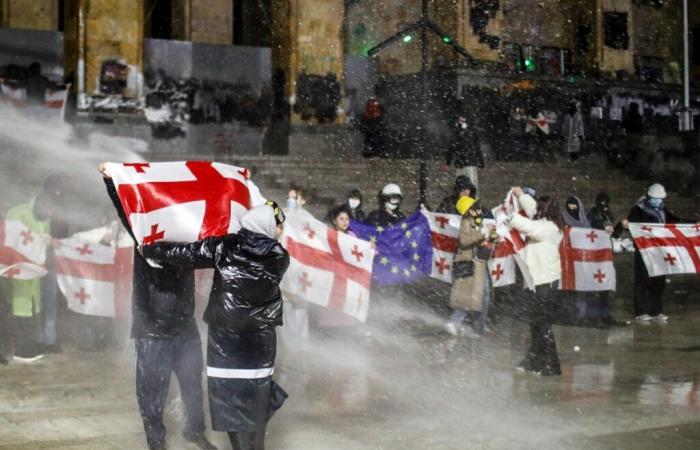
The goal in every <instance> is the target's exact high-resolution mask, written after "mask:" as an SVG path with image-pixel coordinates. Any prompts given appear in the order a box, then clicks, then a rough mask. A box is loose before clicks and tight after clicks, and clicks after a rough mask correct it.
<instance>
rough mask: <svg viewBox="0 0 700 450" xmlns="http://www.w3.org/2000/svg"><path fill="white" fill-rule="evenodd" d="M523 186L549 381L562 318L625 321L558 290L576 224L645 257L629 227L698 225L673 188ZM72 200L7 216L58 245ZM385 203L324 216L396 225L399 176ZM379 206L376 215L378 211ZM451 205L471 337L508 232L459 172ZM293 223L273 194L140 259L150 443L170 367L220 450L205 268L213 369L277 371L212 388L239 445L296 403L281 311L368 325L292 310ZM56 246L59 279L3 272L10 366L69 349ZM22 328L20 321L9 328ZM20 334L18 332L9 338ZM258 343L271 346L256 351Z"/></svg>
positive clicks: (644, 301) (644, 314)
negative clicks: (221, 229) (202, 279)
mask: <svg viewBox="0 0 700 450" xmlns="http://www.w3.org/2000/svg"><path fill="white" fill-rule="evenodd" d="M103 173H104V172H103ZM105 184H106V187H107V191H108V193H109V196H110V198H111V199H112V201H113V202H114V204H115V206H116V207H117V208H116V209H117V211H118V213H119V218H120V219H121V222H122V223H123V224H124V226H125V227H126V226H127V219H126V217H124V215H123V212H122V210H121V209H120V208H119V199H118V196H117V193H116V190H115V188H114V184H113V182H112V181H111V179H110V178H109V177H108V176H107V175H105ZM512 193H513V195H514V196H516V197H517V198H518V201H519V203H520V205H521V208H522V211H523V214H513V215H511V216H509V217H508V220H507V221H506V223H507V226H508V227H510V228H511V229H512V230H516V231H518V232H520V233H521V234H522V235H523V236H525V237H526V239H527V242H528V244H527V247H526V250H525V251H524V253H523V258H524V261H525V263H526V265H527V267H528V269H529V272H530V273H529V275H530V276H531V277H532V283H533V285H534V289H532V290H528V289H522V290H519V291H518V294H517V296H518V300H517V301H515V302H513V311H512V313H513V315H514V316H515V317H516V318H518V319H520V320H522V321H524V322H527V323H528V324H529V328H530V344H529V347H528V350H527V352H526V354H525V357H524V358H523V360H522V361H521V362H520V364H518V366H517V369H518V370H522V371H528V372H532V373H536V374H539V375H559V374H560V373H561V368H560V365H559V358H558V355H557V348H556V342H555V339H554V333H553V332H552V326H553V324H562V323H563V324H567V325H576V326H595V327H601V328H602V327H611V326H624V324H625V323H626V322H618V321H617V320H615V319H614V318H613V316H612V314H611V305H610V297H609V294H608V293H607V292H603V293H588V292H565V291H561V290H559V281H560V278H561V262H560V253H559V244H560V241H561V240H562V238H563V232H564V229H565V227H567V226H570V227H579V228H581V227H583V228H596V229H600V230H604V231H605V232H606V233H608V235H610V236H611V238H614V241H615V242H616V243H617V244H616V245H617V246H618V247H619V248H621V249H627V250H630V251H635V249H634V246H633V244H632V241H631V240H630V239H629V232H628V231H627V227H628V224H629V222H647V223H679V222H688V220H684V219H682V218H679V217H678V216H676V215H674V214H673V213H672V212H671V211H670V210H669V209H668V208H667V207H666V206H665V198H666V196H667V194H666V191H665V189H664V187H663V186H662V185H660V184H652V185H651V186H650V187H649V188H648V190H647V192H646V193H642V194H643V195H642V196H641V198H640V199H639V201H638V203H636V204H635V205H633V206H632V207H631V210H630V212H629V214H628V215H627V216H624V217H626V218H624V219H622V220H618V219H617V218H616V217H615V215H614V214H613V211H611V210H610V197H609V195H608V194H607V193H605V192H601V193H599V194H598V195H597V196H596V198H595V206H594V207H593V208H590V209H586V208H585V206H584V202H583V201H582V200H581V199H580V198H578V197H577V196H575V195H573V194H570V195H562V194H561V193H556V194H553V193H541V192H537V191H536V189H535V188H533V187H517V186H516V187H513V188H512ZM64 195H65V194H64V189H63V184H62V182H61V180H60V179H58V178H55V177H51V178H49V179H48V180H47V182H46V184H45V185H44V187H43V189H42V190H41V191H40V192H39V193H38V194H37V195H36V196H35V197H33V198H32V199H31V200H29V201H28V202H26V203H24V204H21V205H17V206H15V207H13V208H11V209H10V210H8V211H7V213H6V215H5V218H7V219H13V220H18V221H20V222H22V223H23V224H24V225H25V226H27V227H29V228H30V229H31V230H32V231H35V232H37V233H42V234H47V235H50V236H52V237H53V238H54V239H56V238H63V237H66V235H67V231H66V229H65V223H63V222H62V220H61V219H60V214H59V213H58V211H57V210H56V208H57V205H60V204H61V201H62V200H63V196H64ZM376 200H377V204H376V207H373V208H370V207H369V206H368V205H366V204H365V201H364V196H363V193H362V192H360V190H358V189H352V190H350V191H349V192H348V194H347V196H346V197H345V198H343V199H341V201H340V202H339V204H338V205H337V206H335V207H333V208H332V209H331V210H330V211H329V212H328V214H327V215H326V216H325V221H326V222H327V224H328V225H329V226H331V227H333V228H334V229H335V230H337V231H338V232H340V233H348V234H351V235H353V232H352V231H351V230H350V224H351V222H352V221H356V222H360V223H365V224H369V225H372V226H374V227H383V228H390V227H392V226H396V225H398V224H401V223H402V222H403V221H404V220H405V219H406V218H407V214H406V209H405V208H404V206H405V205H404V201H403V200H404V193H403V191H402V189H401V187H400V186H398V185H397V184H395V183H388V184H386V185H385V186H384V187H383V188H382V189H381V191H379V192H378V193H377V196H376ZM308 201H309V196H308V194H307V192H306V191H305V190H304V189H303V188H302V187H300V186H293V187H292V188H291V189H290V190H289V193H288V198H287V200H286V206H287V212H290V211H292V210H304V208H305V207H306V206H307V202H308ZM560 205H561V207H560ZM369 209H371V211H369V212H367V210H369ZM438 211H439V212H443V213H448V214H455V215H457V216H460V217H461V221H460V227H459V237H458V247H457V250H456V253H455V258H454V262H453V267H452V276H453V284H452V287H451V292H450V294H449V297H448V298H445V299H444V302H445V304H446V305H449V307H450V309H451V311H450V314H449V318H447V317H446V319H447V320H446V323H445V326H444V329H445V332H446V333H447V334H449V335H453V336H467V337H470V338H479V337H482V336H484V335H488V334H489V332H490V327H491V326H493V322H492V321H491V317H490V311H491V308H490V305H491V304H492V303H493V302H494V300H496V299H497V298H498V297H497V296H496V295H495V294H496V290H495V289H494V287H493V286H492V282H491V277H490V275H489V270H488V269H487V262H488V260H489V259H490V258H491V257H493V251H494V247H495V245H496V243H497V242H498V241H499V240H500V239H501V238H500V237H499V236H498V234H497V233H496V232H495V225H494V224H493V223H492V222H489V221H486V220H485V219H488V218H490V214H489V208H487V207H486V205H483V204H482V202H481V201H480V200H479V196H478V190H477V187H476V186H475V184H474V183H473V182H472V180H471V179H470V178H469V177H468V176H467V175H465V174H460V175H458V176H457V177H456V179H455V183H454V187H453V190H452V192H449V193H447V195H446V196H445V198H444V200H443V201H442V203H441V204H440V206H439V208H438ZM284 220H285V216H284V213H283V212H282V209H281V208H279V207H278V206H277V205H276V204H275V203H274V202H268V203H267V204H265V205H262V206H260V207H256V208H253V209H252V210H251V211H250V212H249V213H248V214H246V215H245V216H244V217H243V219H242V222H241V223H242V227H243V229H242V230H241V231H240V233H239V235H238V237H236V238H232V237H231V235H229V236H226V237H222V238H208V239H205V240H203V241H197V242H195V243H193V244H175V243H159V244H155V245H149V246H138V245H137V251H135V252H134V266H133V270H134V278H133V280H134V281H133V284H134V287H133V298H132V325H131V337H132V338H134V340H135V345H136V354H137V365H136V389H137V398H138V402H139V407H140V412H141V416H142V418H143V421H144V429H145V430H146V436H147V441H148V445H149V448H164V443H165V428H164V426H163V422H162V416H163V408H164V400H165V397H166V394H167V389H168V383H167V382H164V380H168V379H169V378H170V374H171V372H172V373H175V375H176V376H177V378H178V380H179V382H180V386H181V393H182V396H183V401H184V404H185V408H186V413H187V421H186V427H185V431H184V434H183V435H184V437H185V439H187V440H188V441H191V442H193V443H195V444H196V445H197V446H198V447H199V448H203V449H212V448H215V447H214V446H213V445H212V444H211V443H210V442H209V441H208V440H207V438H206V437H205V434H204V431H205V430H204V427H205V422H204V416H203V412H202V396H203V392H202V387H201V374H202V371H203V368H204V366H203V355H202V352H201V340H200V337H199V332H198V330H197V326H196V322H195V318H194V305H195V294H194V292H195V286H194V284H195V277H194V270H195V269H198V268H213V269H214V271H215V275H214V288H213V289H212V292H211V295H210V300H209V305H208V307H207V311H206V312H205V322H207V324H208V325H209V336H208V348H207V360H208V361H209V364H208V365H209V368H208V369H207V371H208V373H209V371H210V370H212V369H211V366H212V361H214V362H216V364H215V366H216V369H215V370H216V371H221V372H222V373H223V372H226V373H228V372H229V371H230V372H237V371H238V369H235V368H233V367H235V366H234V365H233V364H241V361H245V364H251V365H252V366H253V367H259V366H261V365H262V366H263V367H266V368H268V369H270V371H269V372H266V375H265V376H264V377H263V376H262V375H260V378H259V379H258V380H257V381H255V382H250V380H243V381H241V380H238V379H231V378H230V377H228V375H225V376H224V375H222V376H220V377H217V376H216V375H210V382H209V389H208V391H209V399H210V404H212V405H213V406H212V421H213V422H212V423H213V426H214V429H216V430H223V431H227V432H228V433H229V437H230V440H231V443H232V446H233V448H234V449H243V448H251V449H258V448H263V445H264V444H263V443H262V442H263V441H264V434H265V426H266V424H267V420H268V419H269V415H271V413H272V412H274V410H275V409H277V408H279V407H280V406H281V404H282V402H283V401H284V398H285V397H286V394H285V393H284V391H283V390H281V388H279V386H277V385H276V384H275V383H274V382H273V381H272V379H271V374H272V372H271V368H272V367H273V365H274V360H275V354H276V350H275V346H274V339H275V334H274V327H275V326H278V325H281V323H282V315H284V323H285V329H284V331H285V332H286V333H291V335H295V336H296V337H297V338H301V339H308V336H309V327H310V324H311V326H312V327H318V328H321V329H322V328H334V327H335V328H337V327H346V328H353V327H357V323H356V322H354V321H353V320H351V319H349V317H344V316H342V314H340V313H339V312H336V311H321V312H320V313H317V312H318V308H312V307H310V305H309V304H307V303H306V302H302V301H299V300H296V299H291V300H289V301H287V302H285V303H286V304H285V306H284V308H282V298H281V294H280V291H279V286H278V284H279V282H280V281H281V279H282V276H283V274H284V272H285V271H286V268H287V265H288V264H289V256H288V255H287V253H286V250H284V249H283V248H282V247H281V246H280V245H279V243H278V242H277V239H279V237H280V234H281V230H282V224H283V222H284ZM117 228H118V227H117ZM83 234H84V236H83V237H84V238H86V239H88V238H90V239H92V240H93V241H98V242H104V243H112V244H114V243H115V242H116V241H117V240H118V239H120V238H122V239H126V240H128V239H130V237H129V235H127V234H126V233H124V232H123V231H122V232H118V231H117V229H116V228H115V227H114V224H113V222H112V220H111V218H110V217H109V214H105V218H104V220H103V226H102V227H101V228H98V229H95V230H93V231H92V232H90V233H83ZM88 235H90V236H91V237H90V236H88ZM47 251H48V255H47V256H48V258H47V269H48V271H49V275H47V276H46V277H43V278H42V279H38V280H29V281H24V280H10V279H4V280H2V283H1V284H2V292H1V295H0V324H2V325H3V326H2V327H0V332H1V334H0V350H1V351H2V353H1V354H0V362H2V363H3V364H7V363H8V360H9V359H10V358H9V357H10V356H13V358H14V360H15V361H18V362H25V363H28V362H33V361H37V360H38V359H40V358H42V357H43V356H44V354H46V353H60V352H61V351H62V348H61V339H60V338H61V336H60V335H59V333H58V332H57V319H58V317H59V316H60V315H59V314H58V311H59V309H60V308H59V305H60V294H59V292H58V290H57V288H56V269H55V266H54V265H53V263H52V258H53V250H52V246H49V248H48V250H47ZM251 255H256V256H254V257H253V256H251ZM146 258H150V259H152V260H155V261H160V262H163V261H167V262H169V263H168V264H165V265H164V267H165V268H166V269H156V268H154V267H152V266H151V265H149V264H148V263H147V261H146ZM634 276H635V282H634V285H635V289H634V318H635V320H636V321H638V322H640V323H650V322H659V323H663V322H667V321H668V316H667V315H665V314H664V312H663V302H662V299H663V291H664V287H665V281H664V278H663V277H656V278H651V277H649V274H648V272H647V269H646V267H645V266H644V263H643V261H642V259H641V257H640V255H639V252H636V254H635V271H634ZM373 290H374V291H375V293H378V294H381V290H379V289H374V287H373ZM251 296H253V297H255V298H258V297H265V298H269V302H268V303H266V304H267V306H266V309H265V310H261V309H258V308H251V307H250V305H252V304H254V303H255V301H254V300H253V299H252V297H251ZM233 299H235V301H234V300H233ZM246 299H248V300H246ZM313 311H316V312H313ZM256 315H257V316H256ZM371 315H372V312H371V311H370V316H371ZM258 316H259V317H258ZM90 319H94V318H90ZM90 319H88V321H87V323H85V326H84V328H85V332H84V335H85V337H86V338H87V340H88V341H92V342H95V344H96V345H95V346H94V347H92V348H90V347H89V346H88V347H86V348H82V349H83V350H102V349H104V348H105V347H106V346H109V345H112V344H113V341H114V339H113V338H111V337H105V335H104V334H105V332H104V331H103V330H109V328H110V325H109V324H104V323H102V324H99V323H98V322H96V321H92V320H90ZM370 322H371V323H373V324H376V323H377V322H376V321H370ZM9 323H12V327H5V326H4V325H5V324H9ZM260 324H267V325H265V326H262V325H260ZM9 328H11V329H12V330H13V332H12V333H8V331H7V330H8V329H9ZM101 330H102V331H101ZM241 346H242V347H241ZM242 348H243V350H241V349H242ZM248 348H264V349H266V350H265V351H264V352H253V353H245V352H247V351H248V350H245V349H248ZM241 352H243V353H241ZM244 355H247V356H244ZM229 367H231V368H229ZM258 370H261V369H258ZM217 373H218V372H217ZM256 373H257V372H256ZM212 376H213V377H214V378H211V377H212ZM212 379H214V382H212V381H211V380H212ZM235 393H240V394H241V395H245V396H246V398H250V399H255V400H251V401H252V403H250V404H251V405H252V404H254V406H253V407H250V408H249V406H250V405H248V406H244V407H243V408H244V409H245V413H244V415H245V418H244V419H242V418H241V417H239V416H237V415H236V414H237V413H236V412H235V411H239V409H240V408H242V406H241V405H238V404H236V402H235V399H234V400H232V398H233V397H232V395H234V397H235V395H238V394H235ZM251 408H252V409H251ZM232 411H233V412H232ZM239 412H240V411H239ZM242 421H243V422H245V425H242ZM246 421H247V422H246ZM251 423H252V424H254V425H251Z"/></svg>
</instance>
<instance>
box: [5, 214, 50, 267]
mask: <svg viewBox="0 0 700 450" xmlns="http://www.w3.org/2000/svg"><path fill="white" fill-rule="evenodd" d="M47 239H48V236H45V235H39V234H37V233H35V232H33V231H31V230H30V229H29V228H27V227H26V226H25V225H24V224H22V223H21V222H18V221H16V220H0V276H3V277H5V278H15V279H18V280H30V279H33V278H40V277H43V276H44V275H46V268H45V267H44V264H45V263H46V243H47Z"/></svg>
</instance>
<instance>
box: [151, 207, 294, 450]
mask: <svg viewBox="0 0 700 450" xmlns="http://www.w3.org/2000/svg"><path fill="white" fill-rule="evenodd" d="M283 222H284V214H283V213H282V210H281V209H280V208H279V207H278V206H277V205H276V204H275V203H274V202H268V203H267V204H265V205H261V206H258V207H256V208H253V209H251V210H250V211H248V212H247V213H246V214H245V215H244V216H243V218H242V219H241V226H242V229H241V230H240V232H239V233H238V234H237V235H232V234H229V235H227V236H223V237H212V238H207V239H204V240H202V241H198V242H195V243H192V244H178V243H168V242H163V243H157V244H155V245H151V246H146V247H143V248H142V252H143V255H144V257H146V258H151V259H154V260H156V261H163V262H167V263H169V264H175V265H178V266H183V267H188V268H207V267H211V268H214V270H215V272H214V282H213V286H212V291H211V294H210V296H209V304H208V306H207V309H206V311H205V313H204V321H205V322H206V323H207V324H209V341H208V345H207V380H208V386H209V405H210V410H211V419H212V428H213V429H214V430H217V431H226V432H228V434H229V438H230V440H231V445H232V446H233V448H234V449H235V450H244V449H245V450H262V449H264V445H265V444H264V439H265V428H266V426H267V422H268V420H269V418H270V417H271V416H272V414H273V413H274V412H275V411H276V410H277V409H279V408H280V407H281V406H282V403H284V401H285V399H286V398H287V394H286V393H285V392H284V390H283V389H282V388H281V387H280V386H278V385H277V384H276V383H275V382H274V381H272V374H273V372H274V364H275V356H276V334H275V327H276V326H280V325H282V294H281V292H280V287H279V284H280V282H281V281H282V277H283V275H284V273H285V271H286V270H287V267H288V266H289V254H288V253H287V251H286V250H285V249H284V248H283V247H282V245H281V244H280V243H279V242H278V241H277V239H278V238H279V236H280V234H281V233H282V223H283Z"/></svg>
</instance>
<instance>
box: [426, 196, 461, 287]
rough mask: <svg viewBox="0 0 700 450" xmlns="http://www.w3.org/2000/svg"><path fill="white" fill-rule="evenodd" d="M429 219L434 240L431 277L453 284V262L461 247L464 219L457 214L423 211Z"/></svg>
mask: <svg viewBox="0 0 700 450" xmlns="http://www.w3.org/2000/svg"><path fill="white" fill-rule="evenodd" d="M422 213H423V215H424V216H425V217H426V218H427V219H428V223H429V224H430V232H431V234H432V240H433V263H432V272H431V273H430V276H431V277H433V278H437V279H438V280H441V281H444V282H446V283H452V261H453V260H454V257H455V253H456V252H457V247H458V246H459V226H460V222H461V221H462V218H461V217H460V216H459V215H457V214H441V213H434V212H430V211H428V210H425V209H423V210H422Z"/></svg>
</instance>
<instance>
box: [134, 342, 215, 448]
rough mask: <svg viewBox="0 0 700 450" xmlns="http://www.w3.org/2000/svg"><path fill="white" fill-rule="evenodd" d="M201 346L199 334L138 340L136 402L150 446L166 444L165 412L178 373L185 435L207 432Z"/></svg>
mask: <svg viewBox="0 0 700 450" xmlns="http://www.w3.org/2000/svg"><path fill="white" fill-rule="evenodd" d="M202 367H203V363H202V344H201V342H200V340H199V334H194V335H192V336H187V337H181V336H178V337H170V338H139V339H136V398H137V399H138V402H139V410H140V412H141V418H142V419H143V427H144V429H145V431H146V439H147V441H148V445H149V446H152V447H154V446H157V445H159V444H161V443H163V442H165V425H163V408H164V407H165V399H166V397H167V396H168V388H169V387H170V372H175V375H176V376H177V380H178V383H179V385H180V394H181V396H182V401H183V403H184V405H185V412H186V423H185V429H184V434H187V435H196V434H200V433H203V432H204V409H203V406H202Z"/></svg>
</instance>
